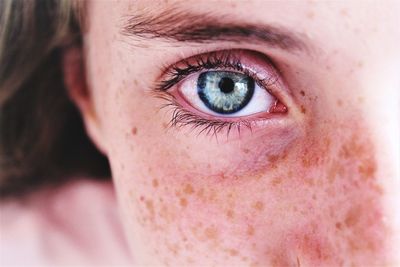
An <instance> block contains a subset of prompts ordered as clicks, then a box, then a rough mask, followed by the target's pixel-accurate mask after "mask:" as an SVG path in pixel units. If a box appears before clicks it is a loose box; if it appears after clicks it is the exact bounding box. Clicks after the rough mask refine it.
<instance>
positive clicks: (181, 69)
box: [156, 51, 277, 92]
mask: <svg viewBox="0 0 400 267" xmlns="http://www.w3.org/2000/svg"><path fill="white" fill-rule="evenodd" d="M204 57H206V58H204ZM181 64H182V66H178V65H177V64H176V65H174V66H172V67H171V68H169V69H168V71H166V72H165V75H166V76H167V78H166V79H164V80H162V81H161V82H159V83H158V84H157V85H156V90H157V91H162V92H163V91H164V92H165V91H167V90H168V89H170V88H171V87H172V86H174V85H176V84H178V83H179V82H180V81H182V80H183V79H184V78H186V77H187V76H189V75H190V74H192V73H196V72H199V71H201V70H210V69H230V70H235V71H238V72H242V73H243V74H245V75H248V76H249V77H251V78H252V79H254V80H255V81H256V83H258V84H259V85H261V86H262V87H264V88H265V89H266V90H268V87H270V86H271V85H273V84H274V83H275V82H276V81H277V77H270V78H264V79H260V78H259V77H257V74H256V73H253V72H252V71H250V70H248V69H245V68H243V65H242V63H241V62H240V59H239V58H237V57H235V56H234V55H233V54H232V53H231V52H230V51H223V52H212V53H209V54H208V55H207V56H199V57H197V58H195V59H194V63H192V62H190V61H189V60H184V61H183V63H181Z"/></svg>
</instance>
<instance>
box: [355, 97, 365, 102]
mask: <svg viewBox="0 0 400 267" xmlns="http://www.w3.org/2000/svg"><path fill="white" fill-rule="evenodd" d="M364 100H365V99H364V97H362V96H360V97H359V98H357V101H358V103H364Z"/></svg>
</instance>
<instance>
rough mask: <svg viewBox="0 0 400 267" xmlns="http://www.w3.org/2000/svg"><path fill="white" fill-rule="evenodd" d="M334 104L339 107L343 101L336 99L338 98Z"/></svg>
mask: <svg viewBox="0 0 400 267" xmlns="http://www.w3.org/2000/svg"><path fill="white" fill-rule="evenodd" d="M336 104H337V105H338V106H339V107H341V106H342V105H343V101H342V100H341V99H338V100H337V101H336Z"/></svg>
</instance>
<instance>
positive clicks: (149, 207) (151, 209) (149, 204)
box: [146, 200, 154, 215]
mask: <svg viewBox="0 0 400 267" xmlns="http://www.w3.org/2000/svg"><path fill="white" fill-rule="evenodd" d="M146 208H147V210H148V211H149V212H150V213H151V215H154V206H153V201H151V200H146Z"/></svg>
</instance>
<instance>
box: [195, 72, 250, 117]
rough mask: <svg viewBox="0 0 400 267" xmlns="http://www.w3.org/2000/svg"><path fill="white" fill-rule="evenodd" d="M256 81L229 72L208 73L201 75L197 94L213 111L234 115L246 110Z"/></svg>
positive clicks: (246, 76) (240, 74) (243, 75)
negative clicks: (243, 109)
mask: <svg viewBox="0 0 400 267" xmlns="http://www.w3.org/2000/svg"><path fill="white" fill-rule="evenodd" d="M254 84H255V83H254V80H253V79H252V78H251V77H249V76H248V75H245V74H242V73H237V72H229V71H207V72H203V73H201V74H200V75H199V78H198V80H197V93H198V95H199V97H200V99H201V100H202V101H203V103H204V104H205V105H206V106H207V107H208V108H209V109H211V110H212V111H214V112H217V113H220V114H232V113H235V112H237V111H239V110H241V109H242V108H244V107H245V106H246V105H247V104H248V103H249V102H250V100H251V98H252V97H253V94H254Z"/></svg>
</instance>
